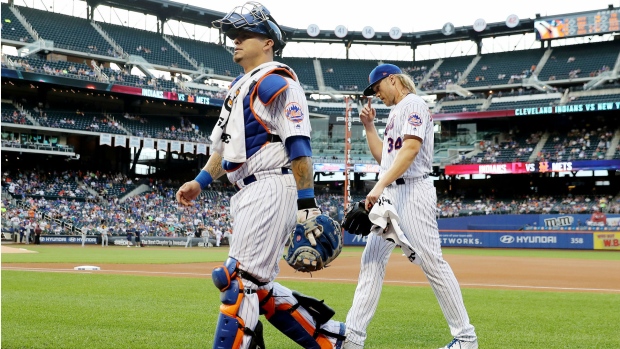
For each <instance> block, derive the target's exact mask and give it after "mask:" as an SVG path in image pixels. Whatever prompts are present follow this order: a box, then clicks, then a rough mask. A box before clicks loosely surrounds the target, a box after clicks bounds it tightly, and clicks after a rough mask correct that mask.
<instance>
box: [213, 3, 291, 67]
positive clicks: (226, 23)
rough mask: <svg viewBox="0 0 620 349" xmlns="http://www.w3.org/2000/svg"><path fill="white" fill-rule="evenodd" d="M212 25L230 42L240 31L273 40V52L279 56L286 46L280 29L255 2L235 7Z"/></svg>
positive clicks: (261, 6) (269, 15)
mask: <svg viewBox="0 0 620 349" xmlns="http://www.w3.org/2000/svg"><path fill="white" fill-rule="evenodd" d="M212 24H213V26H214V27H215V28H220V30H221V31H222V32H223V33H224V34H225V35H226V36H227V37H228V38H230V39H231V40H234V39H235V38H236V37H237V35H239V31H241V30H245V31H249V32H252V33H258V34H262V35H265V36H266V37H268V38H270V39H271V40H273V43H274V44H273V52H274V54H276V55H280V54H281V53H282V49H283V48H284V46H286V41H285V39H284V34H283V33H282V29H280V26H278V23H277V22H276V20H275V19H273V17H272V16H271V14H270V12H269V10H267V8H266V7H265V6H263V5H261V4H260V3H258V2H256V1H248V2H246V3H245V4H243V5H242V6H237V7H235V8H234V9H232V11H230V12H228V14H227V15H226V16H224V18H222V19H218V20H215V21H213V22H212Z"/></svg>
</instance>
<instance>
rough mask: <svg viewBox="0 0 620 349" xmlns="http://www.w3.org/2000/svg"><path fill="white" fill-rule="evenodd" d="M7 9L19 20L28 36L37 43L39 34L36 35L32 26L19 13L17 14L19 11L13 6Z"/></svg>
mask: <svg viewBox="0 0 620 349" xmlns="http://www.w3.org/2000/svg"><path fill="white" fill-rule="evenodd" d="M9 9H10V10H11V12H13V14H14V15H15V17H17V19H18V20H19V22H20V23H21V24H22V25H23V26H24V28H26V30H27V31H28V34H30V36H32V38H34V40H35V41H38V40H40V39H41V37H40V36H39V33H37V31H36V30H34V28H33V27H32V25H31V24H30V23H29V22H28V21H27V20H26V17H24V15H22V13H21V12H19V10H18V9H17V8H16V7H15V6H9Z"/></svg>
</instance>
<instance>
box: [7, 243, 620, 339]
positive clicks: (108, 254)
mask: <svg viewBox="0 0 620 349" xmlns="http://www.w3.org/2000/svg"><path fill="white" fill-rule="evenodd" d="M20 248H24V249H25V250H20ZM28 251H32V252H34V253H24V252H28ZM361 251H362V249H361V248H359V247H345V249H344V250H343V253H342V254H341V256H340V257H339V258H338V259H337V260H336V261H334V263H333V265H332V266H331V267H329V268H327V269H325V270H323V271H320V272H317V273H314V274H313V275H312V276H310V275H308V274H302V273H294V271H293V270H292V269H291V268H290V267H288V265H286V264H285V263H281V264H280V266H281V274H280V275H281V277H280V278H279V279H278V280H279V282H281V283H282V284H284V285H286V286H288V287H290V288H292V289H295V290H298V291H300V292H302V293H306V294H309V295H313V296H316V297H318V298H320V299H325V300H326V303H327V304H329V305H330V306H331V307H333V308H334V309H335V310H336V316H335V319H336V320H341V321H344V319H345V317H346V313H347V311H348V309H349V307H350V306H351V302H352V299H353V293H354V291H355V285H356V280H357V275H358V273H359V261H360V256H361ZM14 252H22V253H14ZM227 252H228V249H227V248H225V247H221V248H208V249H203V248H191V249H184V248H153V247H149V248H125V247H109V248H101V247H99V246H87V247H86V248H81V247H80V246H50V245H48V246H45V245H44V246H33V245H29V246H24V245H11V246H10V247H7V246H3V248H2V280H1V281H2V332H1V334H2V348H80V349H83V348H162V349H164V348H166V349H168V348H208V347H211V340H212V337H213V331H214V326H215V321H216V318H217V313H218V307H219V304H220V303H219V291H218V290H217V289H216V288H215V287H214V286H213V284H212V283H211V277H210V272H211V270H212V269H213V267H215V266H217V265H218V264H220V263H221V261H223V260H224V259H225V258H226V257H227ZM444 255H445V257H446V260H447V261H448V262H449V263H450V264H451V265H452V267H453V269H454V271H455V273H456V275H457V278H458V279H459V282H460V283H461V287H462V290H463V296H464V299H465V305H466V306H467V309H468V311H469V315H470V317H471V320H472V323H473V324H474V326H476V332H477V334H478V336H479V343H480V348H494V349H495V348H496V349H511V348H515V349H554V348H558V349H559V348H571V349H577V348H583V349H593V348H600V349H617V348H620V334H619V333H620V332H619V328H620V316H619V315H618V314H620V312H619V309H620V253H619V252H609V251H607V252H602V251H601V252H598V251H557V250H556V251H550V250H493V249H462V248H460V249H444ZM81 265H94V266H99V267H101V270H100V271H74V270H73V268H74V267H76V266H81ZM265 337H266V338H265V339H266V340H265V341H266V345H267V347H268V348H270V349H271V348H279V349H286V348H296V347H297V346H296V345H295V344H294V343H293V342H292V341H290V340H289V339H288V338H286V337H285V336H283V335H281V334H280V333H279V332H277V330H275V329H274V328H273V327H271V326H270V325H268V324H266V326H265ZM450 339H451V336H450V333H449V330H448V328H447V325H446V322H445V320H444V318H443V315H442V314H441V311H440V309H439V306H438V304H437V301H436V299H435V297H434V295H433V293H432V291H431V289H430V287H429V286H428V283H427V281H426V280H425V278H424V275H423V273H422V271H421V270H420V269H419V268H418V267H417V266H413V265H411V264H410V263H409V261H408V260H407V259H406V258H405V257H403V256H402V255H401V254H400V253H399V251H396V250H395V252H394V253H393V255H392V257H391V259H390V263H389V265H388V270H387V274H386V282H385V286H384V288H383V294H382V296H381V301H380V304H379V309H378V311H377V313H376V316H375V318H374V319H373V321H372V323H371V325H370V328H369V329H368V340H367V342H366V348H368V349H372V348H420V349H427V348H428V349H436V348H438V347H440V346H443V345H445V344H446V343H447V342H449V341H450Z"/></svg>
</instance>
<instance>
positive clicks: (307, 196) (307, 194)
mask: <svg viewBox="0 0 620 349" xmlns="http://www.w3.org/2000/svg"><path fill="white" fill-rule="evenodd" d="M318 207H319V206H318V205H317V204H316V200H315V199H314V188H307V189H301V190H298V191H297V209H298V210H305V209H307V208H318Z"/></svg>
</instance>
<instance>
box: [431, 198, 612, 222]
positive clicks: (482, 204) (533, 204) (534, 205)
mask: <svg viewBox="0 0 620 349" xmlns="http://www.w3.org/2000/svg"><path fill="white" fill-rule="evenodd" d="M601 208H602V209H604V210H605V211H606V212H607V213H613V214H618V213H620V200H616V201H613V197H612V196H602V195H601V196H585V195H575V196H573V195H569V196H563V197H556V196H529V195H528V196H524V197H521V198H513V199H505V200H502V199H495V198H491V197H482V198H480V199H476V200H467V199H465V198H464V197H444V198H440V199H438V200H437V209H438V216H439V217H441V218H450V217H459V216H471V215H491V214H590V213H592V212H593V210H595V209H601Z"/></svg>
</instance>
